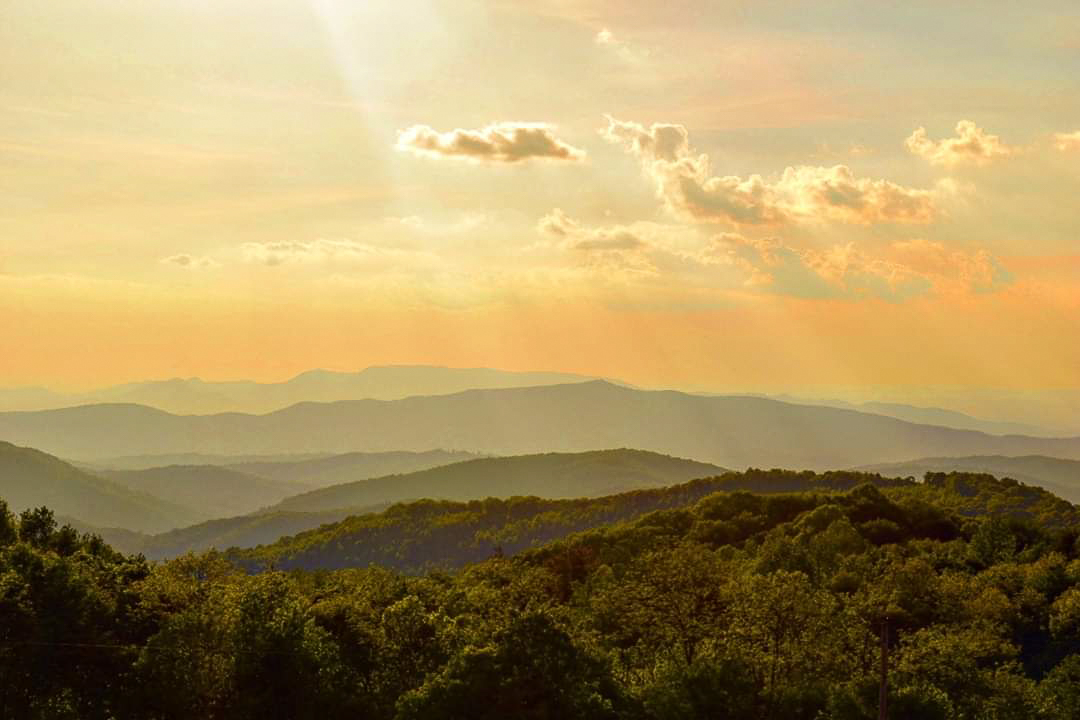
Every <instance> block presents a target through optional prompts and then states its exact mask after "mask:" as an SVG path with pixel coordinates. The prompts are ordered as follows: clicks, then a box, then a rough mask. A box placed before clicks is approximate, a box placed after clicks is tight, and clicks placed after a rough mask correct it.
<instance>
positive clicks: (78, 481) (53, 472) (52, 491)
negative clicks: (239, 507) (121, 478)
mask: <svg viewBox="0 0 1080 720" xmlns="http://www.w3.org/2000/svg"><path fill="white" fill-rule="evenodd" d="M0 498H3V499H5V500H6V501H7V502H8V505H9V506H10V507H11V508H12V509H14V510H17V511H22V510H25V509H27V508H34V507H40V506H42V505H46V506H48V507H50V508H51V509H52V510H53V511H54V512H55V513H57V514H58V515H64V516H70V517H73V518H77V519H79V520H80V521H82V522H84V523H87V524H89V525H92V526H97V527H123V528H129V529H131V530H136V531H143V532H161V531H164V530H169V529H171V528H175V527H181V526H184V525H190V524H192V523H195V522H200V521H202V520H205V519H206V518H207V517H209V514H207V513H204V512H201V511H198V510H194V509H192V508H189V507H185V506H183V505H179V504H176V503H171V502H167V501H165V500H162V499H161V498H157V497H154V496H152V495H148V494H146V493H141V492H136V491H135V490H132V489H130V488H128V487H125V486H124V485H122V484H120V483H117V482H113V481H111V480H106V479H104V478H101V477H97V476H95V475H92V474H90V473H88V472H84V471H82V470H79V469H78V468H75V467H73V466H71V465H69V464H68V463H66V462H64V461H62V460H60V459H58V458H55V457H53V456H51V455H47V454H45V453H43V452H40V451H38V450H34V449H32V448H24V447H18V446H16V445H12V444H10V443H6V442H0Z"/></svg>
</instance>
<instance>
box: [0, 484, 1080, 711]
mask: <svg viewBox="0 0 1080 720" xmlns="http://www.w3.org/2000/svg"><path fill="white" fill-rule="evenodd" d="M875 483H876V485H877V486H875ZM738 488H749V489H752V490H754V491H755V492H743V491H736V492H713V491H714V490H717V489H726V490H736V489H738ZM848 488H850V489H848ZM792 490H801V491H803V492H795V493H792V492H790V491H792ZM605 508H606V509H605ZM648 509H654V511H653V512H645V511H646V510H648ZM642 513H645V514H642ZM619 517H629V518H630V519H628V520H625V521H623V522H619V523H615V524H613V525H607V526H605V527H596V528H593V529H591V530H590V529H587V526H589V525H591V524H596V523H597V522H598V521H599V520H601V519H607V520H617V519H618V518H619ZM369 518H382V521H381V523H376V524H374V525H365V526H364V527H363V528H361V530H360V532H359V533H356V534H354V535H353V536H348V535H341V536H340V537H339V538H337V539H338V540H340V541H341V542H343V543H346V544H347V543H349V542H351V540H352V539H361V538H362V539H364V540H365V541H367V542H368V543H372V544H373V546H372V547H369V548H368V549H367V550H363V551H360V550H359V549H358V552H362V554H363V555H361V554H355V555H353V556H352V557H351V560H352V561H355V562H360V561H365V562H368V561H371V560H379V561H381V562H384V563H385V564H387V565H390V566H397V567H406V568H414V569H418V567H419V566H421V565H422V566H444V567H451V566H456V565H458V564H460V563H461V562H465V561H467V560H470V559H473V558H476V557H478V556H483V555H489V556H490V555H491V554H492V553H491V547H492V545H493V544H494V543H499V542H501V543H504V545H503V549H504V552H505V551H506V550H507V548H510V549H513V548H514V547H521V548H524V551H523V552H520V553H519V554H517V555H515V556H514V557H505V556H502V555H501V554H499V553H495V556H494V557H488V559H486V560H483V561H481V562H478V563H476V564H474V565H471V566H469V567H468V568H466V569H464V570H463V571H461V572H457V573H452V574H447V573H431V574H428V575H426V576H422V577H417V576H410V575H401V574H398V573H396V572H394V571H393V570H388V569H386V568H384V567H383V568H380V567H371V568H350V569H342V570H337V571H333V572H317V573H305V572H292V573H285V572H277V571H269V572H260V573H255V574H247V573H243V572H239V571H238V570H237V568H235V567H234V566H232V565H230V564H229V563H228V562H227V561H226V560H225V559H224V558H223V557H222V556H221V555H219V554H216V553H209V554H205V555H200V556H186V557H183V558H178V559H176V560H174V561H171V562H168V563H163V564H158V565H151V564H149V563H148V562H147V561H146V560H145V559H143V558H141V557H131V556H123V555H120V554H118V553H115V552H113V551H112V550H110V548H109V547H108V546H106V545H105V544H104V543H103V542H101V541H100V539H98V538H95V537H90V536H80V535H79V534H77V533H75V532H73V531H72V530H71V529H70V528H57V527H56V524H55V522H54V521H53V519H52V517H51V515H50V514H49V513H48V512H47V511H27V512H24V513H22V514H21V516H20V517H18V518H15V517H12V515H11V514H10V513H9V512H8V511H7V508H6V506H5V505H4V504H3V503H2V502H0V578H2V580H3V582H2V584H0V638H2V642H0V717H3V718H20V719H21V718H28V719H36V718H79V719H80V720H84V719H85V720H110V719H112V718H146V719H148V720H171V719H174V718H176V719H179V718H191V719H195V718H222V719H224V718H229V719H230V720H257V719H259V718H290V720H350V719H352V718H360V717H362V718H368V719H369V720H506V718H530V719H532V720H557V719H561V718H574V719H575V720H696V719H697V718H725V717H727V718H738V720H872V719H873V718H875V717H877V699H878V682H879V672H880V668H881V661H880V657H881V656H880V654H879V653H880V650H879V648H881V647H882V637H884V639H885V643H884V646H885V647H886V648H887V649H888V660H887V663H886V672H887V679H888V683H887V688H888V689H887V695H886V697H887V699H888V703H889V708H890V710H889V715H888V717H891V718H904V719H908V718H918V719H919V720H965V719H969V718H981V719H982V718H985V719H988V720H1020V719H1021V718H1022V719H1023V720H1076V718H1077V717H1080V528H1078V526H1077V524H1076V522H1077V517H1076V508H1075V507H1073V506H1072V505H1069V504H1068V503H1064V502H1062V501H1059V500H1057V499H1055V498H1053V497H1052V496H1049V495H1048V494H1047V493H1045V492H1042V491H1038V490H1030V489H1026V488H1024V487H1022V486H1018V485H1017V484H1016V483H1011V482H1004V481H998V480H995V479H994V478H992V477H988V476H982V475H964V474H950V475H940V476H931V477H929V478H927V482H925V483H915V482H910V481H902V480H901V481H897V480H882V479H880V478H878V477H876V476H872V475H865V474H857V473H827V474H823V475H815V474H813V473H790V472H782V471H773V472H765V471H753V472H747V473H730V474H727V475H724V476H721V477H719V478H712V479H708V480H698V481H694V482H691V483H687V484H685V485H682V486H677V487H674V488H666V489H663V490H646V491H639V492H636V493H630V494H627V495H620V496H616V497H614V498H605V499H595V500H582V501H547V502H539V501H535V500H530V499H521V500H516V501H486V502H478V503H469V504H457V503H431V502H426V503H418V504H414V505H409V506H399V507H397V508H394V509H392V510H391V511H389V512H387V513H384V514H383V515H381V516H369ZM339 527H348V523H345V524H343V525H342V526H339ZM550 528H556V531H555V532H549V530H548V529H550ZM572 529H581V530H584V531H583V532H577V533H573V534H570V535H566V536H565V537H563V538H562V539H561V540H555V541H554V542H550V543H547V544H543V545H540V546H538V547H531V546H532V545H533V541H534V540H535V541H539V540H540V539H541V538H542V537H543V536H544V534H545V533H546V532H547V533H548V534H549V535H565V534H566V533H567V532H569V531H570V530H572ZM332 534H333V533H332V532H328V533H326V535H327V536H330V535H332ZM317 536H318V534H317V533H316V534H313V535H312V537H313V538H315V537H317ZM297 547H299V545H297ZM315 547H316V544H311V545H310V546H309V547H308V549H309V550H310V549H313V548H315ZM322 548H323V550H325V551H327V552H330V551H332V550H333V545H332V544H323V545H322ZM351 549H352V548H351V546H350V550H351ZM303 559H305V558H304V556H303V555H302V554H301V555H297V556H292V557H287V556H279V563H280V564H279V567H281V566H284V565H289V564H291V565H292V566H293V567H297V566H303V563H301V562H297V561H299V560H303ZM306 559H308V560H314V559H317V558H316V557H315V556H313V555H312V556H307V558H306ZM883 628H885V629H886V632H884V633H883Z"/></svg>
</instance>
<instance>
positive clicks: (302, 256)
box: [240, 239, 427, 267]
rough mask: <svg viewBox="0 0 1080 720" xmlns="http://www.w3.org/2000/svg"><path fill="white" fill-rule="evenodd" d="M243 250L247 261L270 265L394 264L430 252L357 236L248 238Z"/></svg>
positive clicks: (420, 256) (415, 259)
mask: <svg viewBox="0 0 1080 720" xmlns="http://www.w3.org/2000/svg"><path fill="white" fill-rule="evenodd" d="M240 250H241V253H242V255H243V258H244V260H246V261H247V262H249V263H255V264H259V265H269V266H277V265H284V264H287V263H321V262H328V261H344V262H349V263H361V264H379V265H384V266H387V267H392V266H393V265H394V264H395V263H398V262H401V261H402V260H404V259H406V258H408V260H409V262H415V261H417V260H418V259H421V258H422V257H424V256H426V255H427V253H421V252H417V251H414V250H410V249H405V248H394V247H385V246H381V245H372V244H370V243H364V242H359V241H356V240H326V239H319V240H284V241H274V242H262V243H259V242H249V243H244V244H243V245H241V246H240Z"/></svg>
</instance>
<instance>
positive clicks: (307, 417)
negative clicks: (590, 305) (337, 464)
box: [0, 381, 1080, 469]
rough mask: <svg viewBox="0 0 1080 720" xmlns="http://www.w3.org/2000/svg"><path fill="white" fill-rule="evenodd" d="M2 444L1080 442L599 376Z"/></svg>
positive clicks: (891, 458)
mask: <svg viewBox="0 0 1080 720" xmlns="http://www.w3.org/2000/svg"><path fill="white" fill-rule="evenodd" d="M0 437H3V438H6V439H8V440H10V441H13V442H19V443H20V444H23V445H28V446H31V447H36V448H40V449H42V450H44V451H46V452H50V453H53V454H55V455H60V456H63V457H68V458H75V459H80V460H92V459H95V458H98V459H100V458H107V457H117V456H126V455H145V454H163V453H211V454H253V453H320V452H331V453H342V452H358V451H364V452H375V451H388V450H413V451H426V450H430V449H431V448H447V449H457V450H468V451H472V452H478V453H484V454H492V455H521V454H529V453H539V452H582V451H587V450H594V449H596V448H612V447H633V448H639V449H642V450H650V451H653V452H660V453H664V454H668V455H675V456H677V457H686V458H693V459H695V460H699V461H702V462H711V463H715V464H717V465H721V466H723V467H732V468H744V467H762V466H765V467H790V468H812V469H829V468H837V467H852V466H855V465H865V464H869V463H882V462H897V461H901V460H907V459H910V458H913V457H923V456H927V455H972V454H1002V455H1023V454H1042V455H1049V456H1054V457H1066V458H1075V459H1080V438H1033V437H1023V436H996V435H987V434H984V433H979V432H974V431H968V430H954V429H950V428H943V427H935V426H931V425H916V424H913V423H908V422H904V421H901V420H896V419H893V418H888V417H884V416H881V415H874V414H867V413H859V412H855V411H851V410H841V409H836V408H827V407H814V406H806V405H792V404H789V403H783V402H779V401H776V400H769V399H766V398H759V397H704V396H698V395H687V394H685V393H679V392H671V391H642V390H635V389H632V388H626V387H620V386H617V385H613V384H611V383H606V382H600V381H594V382H583V383H574V384H569V385H550V386H545V387H532V388H511V389H498V390H470V391H467V392H462V393H457V394H454V395H443V396H437V397H411V398H405V399H403V400H395V401H390V402H383V401H376V400H362V401H355V402H336V403H302V404H299V405H294V406H292V407H289V408H286V409H285V410H281V411H278V412H274V413H269V414H267V415H243V414H238V413H229V414H222V415H206V416H194V415H193V416H179V415H170V414H168V413H164V412H160V411H157V410H152V409H150V408H146V407H141V406H138V405H89V406H85V407H77V408H68V409H64V410H47V411H41V412H23V413H0Z"/></svg>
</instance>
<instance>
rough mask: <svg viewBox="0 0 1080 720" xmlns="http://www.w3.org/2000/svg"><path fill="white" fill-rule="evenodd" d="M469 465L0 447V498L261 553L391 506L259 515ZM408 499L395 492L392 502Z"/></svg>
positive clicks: (450, 456)
mask: <svg viewBox="0 0 1080 720" xmlns="http://www.w3.org/2000/svg"><path fill="white" fill-rule="evenodd" d="M290 457H291V456H290ZM474 457H475V456H474V455H472V454H469V453H452V452H446V451H442V450H433V451H430V452H423V453H410V452H395V453H370V454H365V453H350V454H348V455H344V456H330V457H318V458H312V459H309V460H295V459H289V460H284V461H280V462H274V461H271V460H266V459H263V460H257V459H256V458H249V459H248V461H247V462H244V463H240V464H239V466H241V467H244V468H245V470H247V471H241V470H237V469H235V468H229V467H220V466H216V465H170V466H164V467H151V468H146V469H142V470H106V469H101V468H89V469H87V468H80V467H76V466H74V465H72V464H70V463H67V462H65V461H63V460H61V459H59V458H56V457H54V456H52V455H48V454H46V453H43V452H41V451H39V450H36V449H33V448H24V447H18V446H15V445H11V444H10V443H3V442H0V497H6V498H8V501H9V504H10V506H11V507H12V508H14V509H15V510H17V511H22V510H24V509H26V508H32V507H41V506H48V507H50V508H55V510H54V512H55V513H56V514H57V515H58V516H60V517H62V518H64V519H65V520H66V521H69V522H71V523H72V524H73V525H74V526H75V527H76V528H78V529H79V530H81V531H85V532H95V533H98V534H100V535H102V536H103V537H105V538H106V539H107V540H109V541H110V542H111V543H114V544H115V545H116V546H117V547H119V548H121V549H123V550H124V551H126V552H139V551H146V552H147V553H148V554H149V555H152V556H153V557H171V556H172V555H177V554H182V553H184V552H188V551H189V550H202V549H206V548H210V547H232V546H233V545H239V546H241V547H247V546H250V545H258V544H261V543H265V542H269V541H272V540H275V539H277V538H279V537H281V536H282V535H288V534H292V533H297V532H300V531H302V530H307V529H310V528H313V527H318V526H319V525H322V524H324V523H327V522H330V521H333V520H340V519H341V518H344V517H346V516H348V515H349V514H351V513H354V512H356V511H357V509H358V508H361V507H363V508H365V509H366V508H367V507H368V506H372V505H378V506H379V507H385V505H386V504H388V503H386V502H384V503H367V504H353V505H350V506H348V507H342V508H333V510H334V512H330V513H295V512H281V511H274V512H259V511H261V510H264V509H265V508H267V507H269V506H272V505H274V504H275V503H277V502H279V501H281V500H283V499H286V498H288V497H291V496H294V495H297V494H303V493H306V492H309V491H310V490H311V489H312V488H313V487H318V486H319V485H320V484H323V483H326V484H329V483H333V482H337V481H341V480H346V479H347V480H350V481H358V480H364V479H366V478H369V477H371V476H372V475H375V474H380V473H382V472H387V471H389V472H408V471H410V470H413V469H414V468H423V469H428V468H430V467H432V466H437V465H439V464H441V463H452V462H458V461H461V460H462V459H468V458H474ZM279 466H280V467H279ZM254 469H258V470H259V474H256V473H255V472H252V470H254ZM267 476H269V477H267ZM679 479H680V480H682V479H685V477H680V478H679ZM412 497H414V496H412V495H400V494H399V495H396V496H392V497H390V498H389V500H390V501H396V500H403V499H407V498H412ZM174 529H176V532H175V533H174V532H170V531H172V530H174ZM158 535H160V538H158V537H157V536H158Z"/></svg>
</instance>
